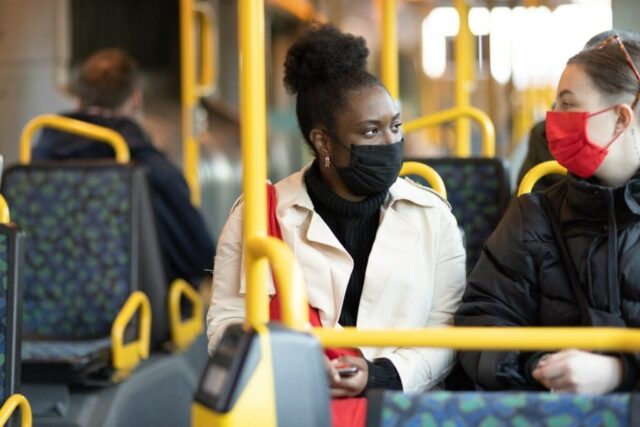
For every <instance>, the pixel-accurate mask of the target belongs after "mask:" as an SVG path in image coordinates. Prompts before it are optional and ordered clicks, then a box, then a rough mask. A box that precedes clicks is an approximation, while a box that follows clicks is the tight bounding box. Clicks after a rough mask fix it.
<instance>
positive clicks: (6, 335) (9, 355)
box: [0, 224, 24, 404]
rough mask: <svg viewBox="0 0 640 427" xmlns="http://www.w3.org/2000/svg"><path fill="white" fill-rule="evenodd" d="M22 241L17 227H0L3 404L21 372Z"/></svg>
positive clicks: (0, 380)
mask: <svg viewBox="0 0 640 427" xmlns="http://www.w3.org/2000/svg"><path fill="white" fill-rule="evenodd" d="M22 240H23V236H22V233H20V232H19V230H18V229H17V227H15V226H14V225H7V224H0V404H1V403H2V402H4V401H5V399H6V398H8V397H9V396H10V395H12V394H13V393H15V392H16V389H17V373H18V372H19V370H20V339H19V336H20V331H19V330H18V324H19V323H18V316H20V314H21V313H20V310H21V299H22V298H21V294H20V291H21V288H20V284H21V283H20V280H21V274H20V269H21V268H22V263H23V262H22V260H23V258H24V253H23V248H22V247H21V245H22V244H23V243H22Z"/></svg>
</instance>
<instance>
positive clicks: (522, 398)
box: [367, 391, 635, 427]
mask: <svg viewBox="0 0 640 427" xmlns="http://www.w3.org/2000/svg"><path fill="white" fill-rule="evenodd" d="M632 400H633V399H632V398H631V395H629V394H609V395H603V396H596V395H573V394H552V393H525V392H511V393H509V392H500V393H483V392H464V393H461V392H456V393H454V392H432V393H422V394H403V393H399V392H382V391H379V392H376V393H372V394H371V396H370V398H369V409H368V414H367V425H368V426H370V427H373V426H384V427H400V426H411V427H419V426H422V427H428V426H429V427H430V426H451V427H454V426H455V427H465V426H470V427H471V426H473V427H499V426H500V427H502V426H513V427H534V426H547V427H573V426H587V427H595V426H611V427H613V426H620V427H622V426H630V425H633V424H632V420H631V409H632V408H631V407H632V405H633V404H634V403H635V401H634V402H633V403H632Z"/></svg>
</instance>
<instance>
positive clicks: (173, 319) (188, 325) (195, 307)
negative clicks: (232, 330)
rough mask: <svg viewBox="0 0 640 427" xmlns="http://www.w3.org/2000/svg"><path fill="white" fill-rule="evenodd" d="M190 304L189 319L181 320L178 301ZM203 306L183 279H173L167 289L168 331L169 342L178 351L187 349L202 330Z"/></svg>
mask: <svg viewBox="0 0 640 427" xmlns="http://www.w3.org/2000/svg"><path fill="white" fill-rule="evenodd" d="M182 296H184V297H185V298H186V299H187V300H189V302H191V307H192V314H191V317H190V318H188V319H185V320H182V313H181V310H180V300H181V298H182ZM203 319H204V306H203V303H202V298H201V297H200V294H198V292H196V290H195V289H193V287H192V286H191V285H190V284H189V283H187V281H186V280H184V279H175V280H174V281H173V283H171V287H170V288H169V330H170V331H171V342H172V343H173V345H174V346H175V348H177V349H178V350H182V349H185V348H187V347H188V346H189V345H190V344H191V343H192V342H193V341H194V340H195V339H196V338H197V337H198V335H200V333H201V332H202V330H203V329H204V321H203Z"/></svg>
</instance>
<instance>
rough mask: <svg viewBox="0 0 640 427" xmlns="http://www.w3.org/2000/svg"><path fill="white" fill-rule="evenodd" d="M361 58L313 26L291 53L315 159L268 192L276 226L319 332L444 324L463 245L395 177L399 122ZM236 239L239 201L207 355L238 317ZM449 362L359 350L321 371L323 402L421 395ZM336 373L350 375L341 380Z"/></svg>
mask: <svg viewBox="0 0 640 427" xmlns="http://www.w3.org/2000/svg"><path fill="white" fill-rule="evenodd" d="M367 56H368V49H367V47H366V45H365V42H364V39H362V38H359V37H354V36H353V35H350V34H344V33H341V32H340V31H338V30H337V29H335V28H334V27H331V26H314V27H313V28H311V29H310V30H309V31H308V32H307V33H306V34H305V35H304V36H303V37H302V38H301V39H299V40H298V41H297V42H296V43H295V44H294V45H293V46H292V47H291V48H290V49H289V51H288V54H287V58H286V62H285V77H284V82H285V85H286V86H287V88H288V90H289V91H290V92H291V93H293V94H296V95H297V98H296V113H297V117H298V124H299V126H300V130H301V132H302V135H303V137H304V139H305V142H306V143H307V145H308V146H309V148H310V149H311V150H312V152H313V154H314V157H315V159H314V161H313V162H312V163H311V164H310V165H308V166H306V167H305V168H304V169H303V170H301V171H300V172H297V173H294V174H293V175H291V176H289V177H287V178H285V179H284V180H282V181H281V182H279V183H277V184H276V185H275V189H276V196H277V204H276V206H275V207H274V208H275V214H276V217H277V223H278V225H279V227H280V229H281V234H282V239H283V240H284V242H285V243H287V244H288V246H289V247H290V248H291V249H292V251H293V252H294V254H295V257H296V260H297V262H298V263H299V265H300V267H301V269H302V274H303V277H304V281H305V284H306V287H307V294H308V298H309V305H310V306H311V307H312V308H313V310H315V312H316V313H317V314H318V317H319V323H320V324H321V325H322V326H323V327H327V328H336V327H341V326H356V327H359V328H369V329H370V328H419V327H425V326H441V325H448V324H450V323H451V321H452V315H453V313H454V312H455V310H456V308H457V306H458V304H459V301H460V297H461V295H462V292H463V288H464V281H465V252H464V248H463V246H462V241H461V236H460V233H459V231H458V228H457V225H456V221H455V218H454V216H453V215H452V214H451V212H450V207H449V205H448V204H447V203H446V201H443V200H442V199H441V198H440V197H439V196H437V195H436V194H435V193H434V192H432V191H430V190H428V189H425V188H423V187H420V186H418V185H416V184H414V183H412V182H411V181H408V180H405V179H401V178H398V173H399V171H400V168H401V166H402V158H403V139H402V129H401V121H400V113H399V111H398V108H397V106H396V103H395V102H394V100H393V99H392V98H391V96H390V95H389V93H388V91H387V90H386V89H385V88H384V86H383V85H382V84H381V83H380V82H379V81H378V79H377V78H375V77H374V76H373V75H371V74H369V73H368V72H367V71H366V59H367ZM241 230H242V203H241V202H240V203H238V204H237V206H236V207H235V209H234V210H233V211H232V213H231V216H230V218H229V220H228V221H227V224H226V226H225V228H224V230H223V233H222V237H221V239H220V242H219V244H218V251H217V256H216V261H215V262H216V264H215V265H216V271H215V273H214V281H213V296H212V302H211V307H210V309H209V313H208V318H207V323H208V331H207V332H208V335H209V348H210V350H212V349H213V348H214V347H215V345H216V342H217V340H218V339H219V337H220V336H221V335H222V332H223V330H224V327H225V326H226V325H227V324H228V323H229V322H238V321H240V320H242V319H243V317H244V299H243V298H244V293H245V283H244V276H243V274H242V273H241V263H242V262H241V260H242V254H241V252H242V233H241ZM270 292H271V294H274V293H275V288H274V286H273V285H272V286H270ZM272 308H273V307H272ZM329 357H330V358H331V357H332V356H331V354H330V355H329ZM453 362H454V352H453V351H451V350H447V349H424V348H381V349H379V348H362V349H359V350H358V351H356V352H354V353H353V354H351V355H343V356H341V357H338V358H336V359H334V360H332V361H331V362H328V368H327V369H328V373H329V377H330V383H331V392H332V396H333V397H336V398H343V397H355V396H360V395H362V394H363V393H364V392H365V391H366V390H367V389H369V388H388V389H402V390H405V391H422V390H425V389H428V388H430V387H432V386H434V385H436V384H437V383H438V382H440V380H442V379H443V377H444V376H445V375H446V374H447V372H448V371H449V369H450V368H451V366H452V364H453ZM339 365H349V366H351V367H355V368H356V369H354V371H356V373H355V374H354V375H352V376H349V377H341V376H340V375H339V374H338V371H337V369H336V367H337V366H339Z"/></svg>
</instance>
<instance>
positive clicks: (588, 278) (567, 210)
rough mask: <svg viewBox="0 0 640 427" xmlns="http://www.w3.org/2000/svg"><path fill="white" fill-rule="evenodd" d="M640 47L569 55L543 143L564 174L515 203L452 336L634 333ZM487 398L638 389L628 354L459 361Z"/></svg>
mask: <svg viewBox="0 0 640 427" xmlns="http://www.w3.org/2000/svg"><path fill="white" fill-rule="evenodd" d="M639 66H640V42H639V41H638V38H637V37H636V36H635V35H634V36H633V37H625V39H624V40H623V39H622V38H620V37H619V36H618V35H616V34H614V35H611V36H610V37H608V38H606V39H605V40H604V41H602V42H601V43H599V44H598V45H597V46H595V47H593V48H591V49H585V50H583V51H582V52H580V53H578V54H577V55H575V56H574V57H572V58H571V59H570V60H569V62H568V63H567V67H566V68H565V70H564V73H563V74H562V76H561V78H560V82H559V84H558V90H557V98H556V104H555V108H554V111H550V112H548V113H547V124H546V135H547V139H548V141H549V149H550V150H551V153H552V154H553V155H554V157H555V158H556V160H557V161H558V162H559V163H560V164H561V165H563V166H565V167H566V168H567V169H568V171H569V172H570V173H569V175H568V177H567V178H566V179H564V180H562V181H561V182H559V183H557V184H555V185H553V186H552V187H550V188H548V189H547V190H545V191H544V192H539V193H531V194H527V195H524V196H522V197H520V198H518V199H516V200H514V202H513V203H512V205H511V206H510V208H509V209H508V211H507V213H506V214H505V216H504V218H503V220H502V221H501V223H500V224H499V225H498V227H497V229H496V230H495V232H494V233H493V235H492V236H491V237H490V238H489V239H488V241H487V243H486V245H485V248H484V250H483V254H482V256H481V258H480V260H479V261H478V264H477V265H476V267H475V268H474V270H473V272H472V273H471V275H470V276H469V279H468V286H467V289H466V291H465V294H464V296H463V302H462V304H461V306H460V307H459V309H458V311H457V312H456V315H455V323H456V325H458V326H489V325H496V326H612V327H640V172H639V169H640V119H639V118H638V99H639V97H640V73H639V72H638V67H639ZM460 360H461V363H462V365H463V367H464V369H465V371H466V372H467V374H468V375H469V376H470V377H471V378H472V379H473V380H474V381H475V383H476V384H477V385H478V386H479V387H481V388H484V389H488V390H497V389H509V388H514V389H549V390H553V391H557V392H567V393H596V394H599V393H607V392H611V391H622V390H631V389H635V388H637V387H638V379H639V376H638V375H639V373H640V358H639V357H638V356H637V355H636V354H612V353H607V354H601V353H595V352H588V351H578V350H573V349H566V350H563V351H559V352H547V353H545V352H497V351H480V352H475V351H474V352H463V353H462V354H461V355H460Z"/></svg>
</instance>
